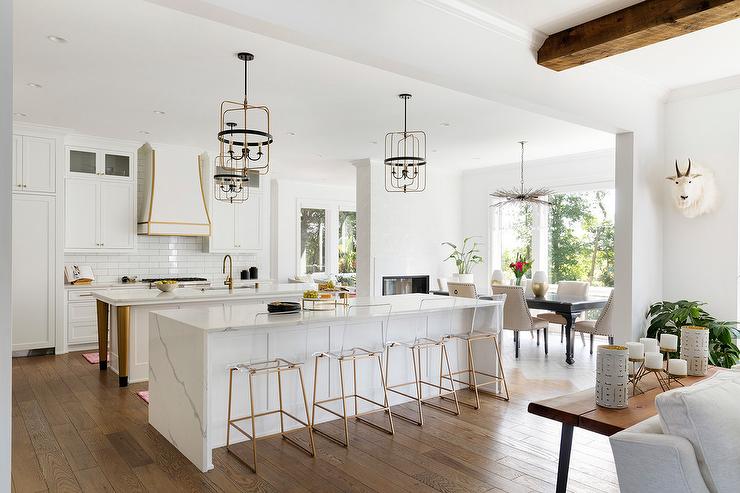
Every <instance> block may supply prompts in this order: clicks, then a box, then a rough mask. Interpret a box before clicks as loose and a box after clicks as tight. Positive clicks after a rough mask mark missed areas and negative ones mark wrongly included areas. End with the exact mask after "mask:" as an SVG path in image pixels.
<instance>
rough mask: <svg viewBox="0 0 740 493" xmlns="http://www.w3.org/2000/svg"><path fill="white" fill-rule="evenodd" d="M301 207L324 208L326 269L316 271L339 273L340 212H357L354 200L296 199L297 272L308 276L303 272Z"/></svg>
mask: <svg viewBox="0 0 740 493" xmlns="http://www.w3.org/2000/svg"><path fill="white" fill-rule="evenodd" d="M301 209H323V210H324V212H325V217H326V234H325V235H324V249H325V252H326V256H325V261H324V271H323V272H315V273H314V274H318V275H322V274H323V275H336V274H338V273H339V212H340V211H345V212H355V213H357V208H356V207H355V203H354V202H347V201H341V200H316V199H297V201H296V221H295V223H296V225H295V231H296V246H295V251H296V259H295V272H296V275H298V276H306V275H312V274H306V273H305V272H301Z"/></svg>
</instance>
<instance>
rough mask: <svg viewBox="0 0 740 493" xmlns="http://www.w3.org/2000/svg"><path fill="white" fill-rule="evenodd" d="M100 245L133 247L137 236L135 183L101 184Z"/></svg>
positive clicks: (104, 182)
mask: <svg viewBox="0 0 740 493" xmlns="http://www.w3.org/2000/svg"><path fill="white" fill-rule="evenodd" d="M99 187H100V188H99V190H100V192H99V194H100V198H99V207H100V247H101V248H108V249H110V248H133V247H134V237H135V236H136V218H135V216H134V194H133V183H122V182H112V181H101V182H100V184H99Z"/></svg>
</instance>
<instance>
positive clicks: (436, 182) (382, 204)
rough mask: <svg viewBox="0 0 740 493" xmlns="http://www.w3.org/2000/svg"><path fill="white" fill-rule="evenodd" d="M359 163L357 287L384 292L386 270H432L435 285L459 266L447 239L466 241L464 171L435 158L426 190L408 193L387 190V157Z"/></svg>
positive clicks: (360, 290)
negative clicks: (451, 170)
mask: <svg viewBox="0 0 740 493" xmlns="http://www.w3.org/2000/svg"><path fill="white" fill-rule="evenodd" d="M355 166H356V167H357V168H358V172H357V212H358V217H357V263H358V279H357V282H358V293H359V294H360V295H363V294H368V293H370V294H376V295H379V294H381V292H382V285H381V283H380V280H381V278H382V276H387V275H404V274H406V275H410V274H422V275H427V274H428V275H429V276H430V288H432V289H434V288H435V287H436V278H437V277H449V276H450V275H451V274H452V273H453V272H455V266H454V264H452V263H451V262H443V260H444V259H445V258H446V257H447V256H448V255H449V248H448V247H445V246H442V242H444V241H450V242H453V243H455V242H461V241H462V227H461V224H460V218H461V217H462V207H461V192H462V189H461V185H462V179H461V178H462V177H461V174H460V173H449V172H446V171H445V170H444V165H443V163H434V162H433V161H430V164H429V170H428V175H427V187H426V190H425V191H424V192H421V193H406V194H404V193H391V192H387V191H386V190H385V182H384V175H383V172H384V169H383V163H382V162H380V161H372V160H368V159H365V160H361V161H357V162H356V163H355ZM368 225H369V228H368Z"/></svg>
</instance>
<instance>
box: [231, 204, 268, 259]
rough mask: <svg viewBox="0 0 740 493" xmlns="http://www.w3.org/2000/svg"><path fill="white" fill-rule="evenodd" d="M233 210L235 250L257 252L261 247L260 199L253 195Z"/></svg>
mask: <svg viewBox="0 0 740 493" xmlns="http://www.w3.org/2000/svg"><path fill="white" fill-rule="evenodd" d="M234 208H235V210H236V220H235V227H234V229H235V230H236V232H235V235H236V245H235V246H236V248H237V249H239V250H259V249H260V248H261V247H262V197H261V196H260V195H258V194H255V193H253V194H252V195H251V196H250V197H249V200H247V201H246V202H243V203H241V204H238V205H236V206H234Z"/></svg>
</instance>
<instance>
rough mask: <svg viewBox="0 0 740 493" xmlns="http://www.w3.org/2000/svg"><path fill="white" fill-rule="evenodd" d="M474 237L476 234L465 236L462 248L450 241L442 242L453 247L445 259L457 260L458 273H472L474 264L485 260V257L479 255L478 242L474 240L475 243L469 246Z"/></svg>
mask: <svg viewBox="0 0 740 493" xmlns="http://www.w3.org/2000/svg"><path fill="white" fill-rule="evenodd" d="M473 238H475V236H469V237H467V238H465V239H464V240H463V243H462V247H460V250H458V249H457V245H453V244H452V243H450V242H449V241H445V242H444V243H442V245H447V246H449V247H450V248H452V253H451V254H450V256H449V257H447V258H446V259H445V260H453V261H454V262H455V265H456V266H457V273H458V274H470V269H472V267H473V265H475V264H479V263H481V262H483V257H481V256H480V255H479V253H480V251H479V250H478V242H476V241H474V242H473V245H472V246H471V247H470V248H468V242H469V241H470V240H472V239H473Z"/></svg>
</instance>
